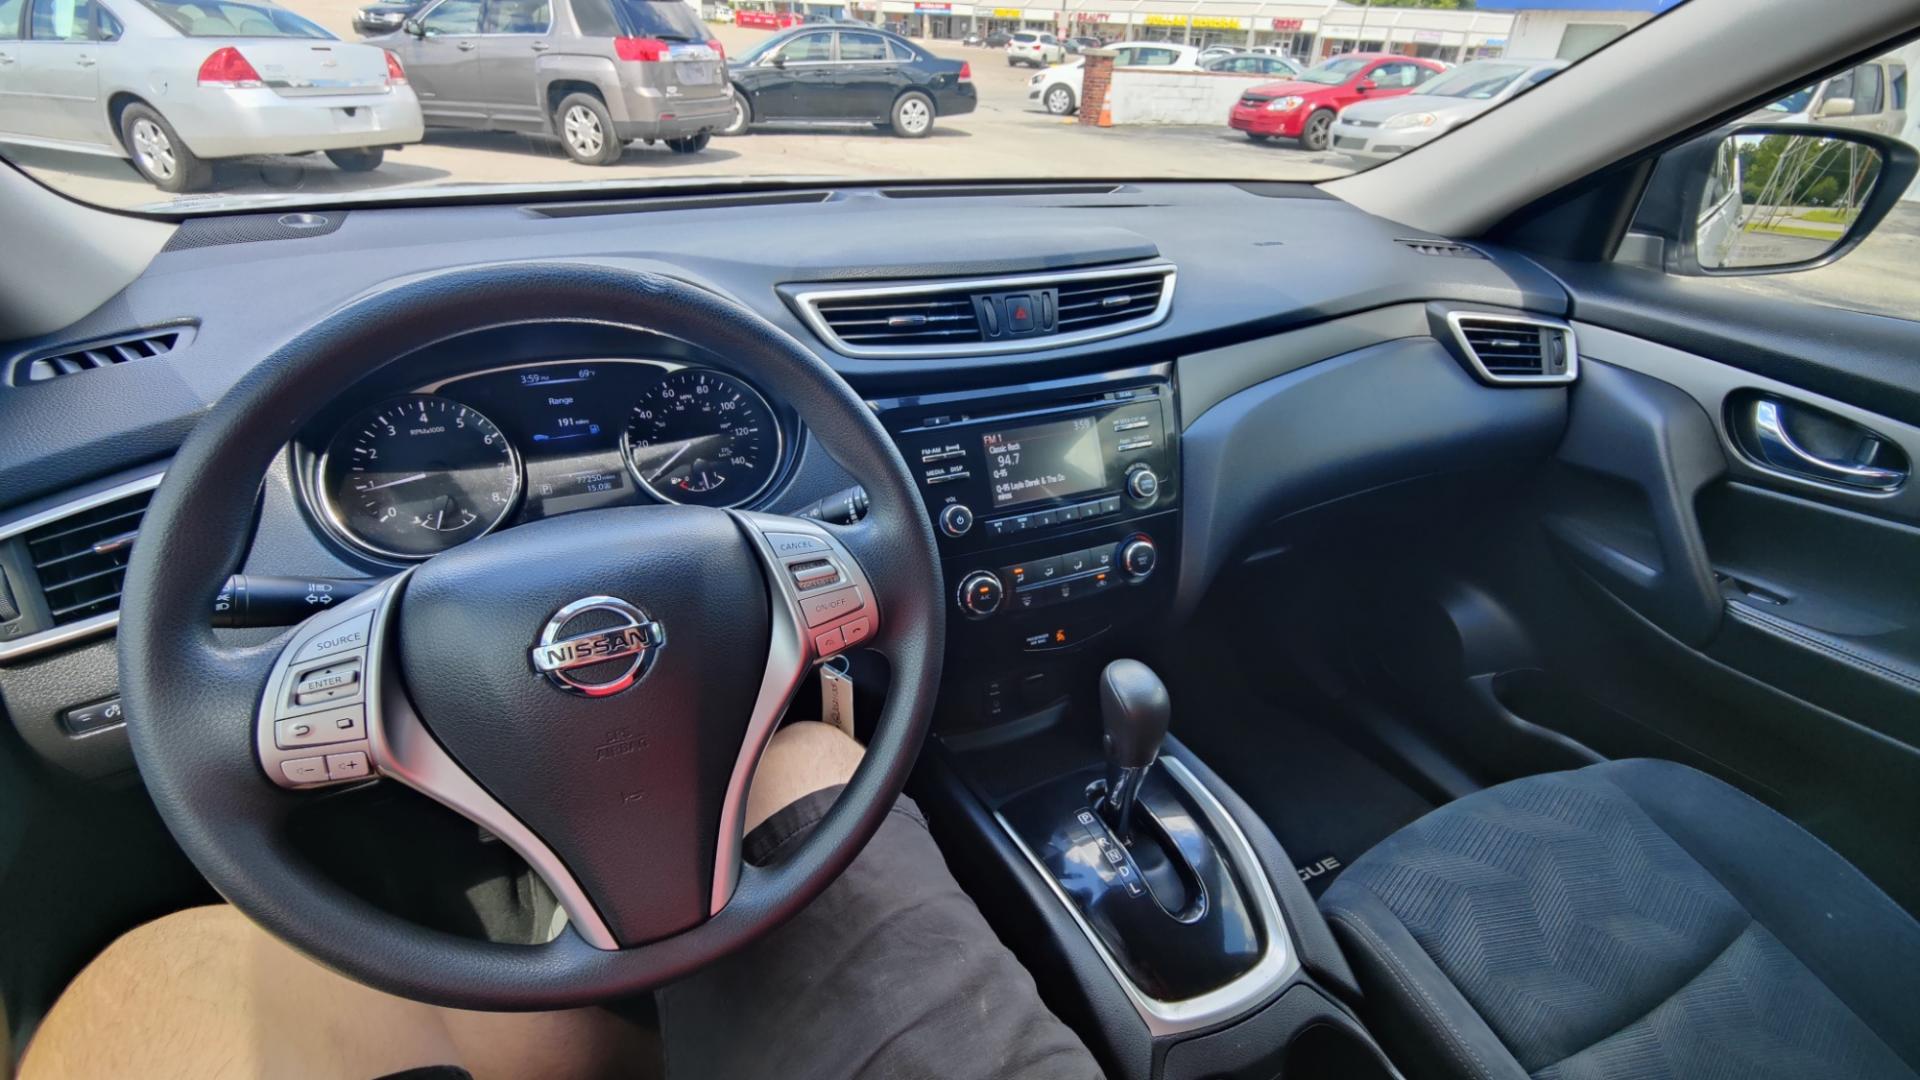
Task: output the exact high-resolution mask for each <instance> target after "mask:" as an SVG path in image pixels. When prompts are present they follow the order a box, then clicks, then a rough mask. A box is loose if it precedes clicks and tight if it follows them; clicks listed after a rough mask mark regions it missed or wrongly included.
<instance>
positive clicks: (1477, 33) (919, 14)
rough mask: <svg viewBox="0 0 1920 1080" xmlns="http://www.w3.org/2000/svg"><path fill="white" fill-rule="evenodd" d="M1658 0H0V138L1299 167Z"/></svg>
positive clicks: (1393, 132)
mask: <svg viewBox="0 0 1920 1080" xmlns="http://www.w3.org/2000/svg"><path fill="white" fill-rule="evenodd" d="M1681 2H1682V0H1606V2H1605V3H1602V2H1601V0H1371V2H1370V3H1362V2H1358V0H1353V2H1348V0H1299V2H1296V0H1260V2H1254V0H1128V2H1127V3H1125V4H1107V3H1101V2H1099V0H1057V2H1056V0H1049V2H1048V3H1046V4H1042V5H1038V6H1032V5H1029V6H1026V7H1020V6H1007V5H1006V4H1004V3H1002V2H1000V0H731V2H729V0H0V53H5V54H7V55H8V56H10V57H12V59H13V60H14V61H15V62H14V63H11V64H0V157H4V158H6V159H7V160H8V161H10V162H12V163H14V164H16V165H18V166H20V167H21V168H23V169H24V170H25V171H26V172H28V173H29V174H30V175H31V176H33V177H34V178H36V179H38V180H40V181H41V182H43V183H45V184H47V185H48V186H50V187H53V188H55V189H57V190H59V191H61V192H63V193H66V194H68V195H71V196H73V197H75V198H78V199H82V200H86V201H88V202H92V203H97V204H99V205H103V206H110V207H114V208H119V209H126V210H132V211H135V212H155V213H163V214H178V213H221V212H235V211H246V210H258V209H263V208H276V209H278V208H288V209H290V208H296V207H302V208H304V207H314V208H324V207H328V206H333V205H340V204H352V205H378V204H382V203H389V202H393V203H399V202H410V201H422V200H426V199H432V198H436V197H444V198H474V197H482V196H487V197H507V198H512V197H518V196H519V194H520V193H521V192H523V191H524V192H528V193H538V192H547V191H552V190H556V189H557V190H561V191H566V192H582V193H598V194H599V195H605V194H612V193H618V192H625V191H667V190H676V189H688V188H695V189H700V190H707V189H711V188H715V187H725V186H729V185H741V184H753V185H760V186H799V185H805V184H817V183H876V182H882V183H892V182H903V181H904V182H913V181H926V182H938V183H964V182H968V181H992V180H1010V181H1020V182H1027V181H1066V182H1076V181H1082V182H1084V181H1102V182H1104V181H1123V180H1150V179H1153V178H1156V177H1179V178H1191V179H1220V180H1232V181H1294V182H1308V183H1313V182H1319V181H1323V180H1330V179H1333V178H1336V177H1340V176H1345V175H1347V174H1350V173H1353V172H1357V171H1360V170H1363V169H1370V168H1374V167H1377V166H1379V165H1380V164H1381V163H1382V162H1385V161H1388V160H1390V159H1392V158H1394V157H1398V156H1400V155H1402V154H1409V153H1412V154H1418V153H1423V152H1425V147H1426V145H1427V144H1429V143H1431V142H1434V141H1435V140H1438V139H1446V138H1451V137H1452V135H1451V132H1452V131H1453V129H1454V128H1456V127H1458V126H1460V124H1462V123H1472V124H1480V123H1485V122H1487V121H1486V119H1485V117H1484V114H1485V113H1487V112H1488V111H1492V112H1496V113H1497V112H1498V111H1499V110H1500V109H1504V108H1506V107H1507V105H1505V104H1503V103H1504V102H1506V101H1507V100H1508V99H1509V98H1511V97H1512V96H1513V95H1514V94H1515V93H1516V92H1517V91H1518V90H1520V89H1522V88H1524V87H1526V86H1530V85H1533V84H1535V83H1537V82H1539V81H1540V79H1542V78H1544V77H1545V76H1546V75H1547V74H1549V73H1557V72H1559V71H1560V70H1561V69H1563V68H1564V67H1566V66H1568V65H1570V64H1571V65H1578V64H1579V63H1581V62H1583V60H1584V58H1585V57H1587V56H1589V55H1591V54H1593V53H1595V52H1597V51H1599V50H1602V49H1605V50H1616V49H1619V50H1633V49H1635V48H1636V47H1637V46H1636V42H1637V39H1638V35H1639V32H1640V31H1639V28H1640V27H1643V26H1646V25H1648V24H1649V23H1652V22H1653V21H1655V20H1658V19H1660V18H1662V17H1663V13H1664V12H1665V11H1666V10H1668V9H1670V8H1672V7H1674V6H1676V5H1677V4H1678V3H1681ZM75 42H92V43H95V44H94V45H93V46H92V47H90V48H88V49H86V50H84V51H86V52H87V54H88V59H90V60H94V61H96V63H95V64H94V65H93V66H91V67H87V68H86V69H85V70H81V69H77V68H74V67H73V66H72V64H70V63H68V62H67V61H66V60H65V59H63V58H64V57H66V56H67V55H68V54H70V53H71V52H72V48H73V43H75ZM61 49H65V50H67V52H64V53H61V52H59V50H61ZM56 54H57V55H56ZM1904 71H1905V69H1904V68H1899V69H1896V68H1894V67H1891V66H1882V67H1877V68H1871V69H1866V68H1863V69H1862V72H1863V73H1862V74H1859V75H1858V76H1857V77H1856V78H1855V79H1854V81H1853V83H1852V84H1851V89H1849V90H1848V92H1847V94H1846V95H1841V94H1840V93H1839V92H1838V91H1836V90H1829V91H1827V92H1826V97H1827V98H1830V99H1833V100H1835V101H1841V102H1842V105H1844V104H1845V101H1851V102H1852V105H1851V106H1850V108H1851V110H1852V111H1851V114H1850V115H1843V114H1842V110H1841V107H1840V106H1832V107H1829V106H1828V105H1827V104H1823V102H1822V100H1820V99H1815V100H1813V101H1812V102H1811V104H1809V103H1808V102H1807V100H1806V99H1807V97H1808V95H1807V94H1801V95H1798V96H1797V97H1796V98H1794V99H1789V100H1788V101H1786V102H1782V103H1780V104H1779V105H1777V106H1775V107H1776V108H1778V109H1782V110H1787V111H1795V110H1798V111H1801V112H1802V114H1803V115H1804V113H1805V111H1806V110H1807V109H1809V108H1810V109H1812V110H1813V111H1815V112H1819V113H1820V114H1821V118H1822V121H1823V122H1831V123H1835V124H1841V125H1848V124H1850V125H1853V126H1859V127H1867V126H1871V127H1872V128H1873V130H1884V131H1894V130H1899V128H1898V127H1897V126H1896V124H1897V122H1902V121H1903V120H1904V117H1905V114H1906V105H1905V97H1906V82H1905V75H1904ZM1883 73H1884V74H1883ZM1196 76H1197V77H1196ZM1362 76H1364V78H1363V77H1362ZM1282 83H1291V85H1290V86H1289V87H1288V88H1287V89H1285V90H1278V89H1273V88H1274V87H1276V86H1278V85H1279V84H1282ZM162 87H164V88H165V89H164V91H162V90H159V89H157V88H162ZM1413 94H1417V95H1420V97H1419V98H1418V99H1417V100H1425V101H1427V102H1428V104H1427V106H1426V108H1428V109H1432V108H1434V107H1436V106H1438V105H1440V104H1442V103H1441V102H1440V101H1438V100H1435V99H1441V98H1446V99H1453V100H1454V101H1458V102H1460V103H1462V104H1466V103H1469V102H1471V103H1475V107H1476V108H1478V109H1479V112H1478V113H1475V112H1474V111H1473V110H1472V109H1461V110H1445V111H1444V113H1442V114H1440V115H1446V116H1453V117H1455V119H1453V120H1451V121H1450V122H1443V121H1440V120H1437V119H1436V120H1432V121H1430V122H1426V123H1421V124H1414V125H1412V126H1408V122H1406V121H1396V122H1395V126H1392V127H1387V126H1385V125H1386V124H1387V123H1388V121H1389V119H1390V118H1392V117H1395V116H1397V115H1399V114H1400V112H1405V113H1407V114H1409V115H1414V116H1420V115H1425V114H1424V113H1422V111H1421V109H1420V108H1419V107H1416V106H1413V105H1412V104H1411V102H1410V103H1409V107H1408V108H1407V109H1405V110H1399V111H1398V112H1397V111H1396V110H1395V109H1394V108H1392V107H1391V105H1389V107H1384V108H1379V109H1362V110H1357V111H1355V112H1354V122H1353V124H1351V125H1350V124H1346V123H1343V122H1342V119H1343V117H1344V116H1345V115H1346V114H1347V113H1348V112H1349V110H1352V109H1353V107H1354V106H1356V105H1362V104H1369V103H1374V102H1388V103H1392V102H1393V101H1394V99H1396V98H1399V97H1401V96H1405V95H1413ZM1843 99H1844V100H1843ZM136 103H137V104H139V105H141V106H142V108H138V109H134V108H131V106H132V105H133V104H136ZM130 118H131V119H130ZM1366 124H1372V125H1373V127H1371V128H1368V127H1365V126H1364V125H1366ZM136 129H137V130H136ZM1398 171H1400V172H1405V170H1398ZM1408 175H1410V176H1411V175H1417V174H1414V173H1408ZM1410 182H1411V181H1410ZM583 197H587V196H585V195H583ZM595 197H598V196H595Z"/></svg>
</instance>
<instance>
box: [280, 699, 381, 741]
mask: <svg viewBox="0 0 1920 1080" xmlns="http://www.w3.org/2000/svg"><path fill="white" fill-rule="evenodd" d="M366 737H367V714H366V709H365V708H364V707H362V706H359V705H351V706H348V707H347V708H344V709H330V710H328V711H326V712H317V713H309V714H307V715H306V716H297V717H295V718H293V719H291V720H278V721H275V722H274V725H273V741H274V745H276V746H278V747H279V748H280V749H282V750H298V749H300V748H302V747H307V746H323V745H325V744H327V743H343V742H353V741H355V740H358V739H364V738H366Z"/></svg>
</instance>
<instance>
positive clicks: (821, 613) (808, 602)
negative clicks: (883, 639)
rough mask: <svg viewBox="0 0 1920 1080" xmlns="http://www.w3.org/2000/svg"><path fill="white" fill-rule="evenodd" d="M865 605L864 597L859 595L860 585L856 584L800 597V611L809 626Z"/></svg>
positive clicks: (851, 612)
mask: <svg viewBox="0 0 1920 1080" xmlns="http://www.w3.org/2000/svg"><path fill="white" fill-rule="evenodd" d="M866 606H867V601H866V598H865V597H863V596H861V595H860V587H859V586H857V585H849V586H847V587H846V588H844V589H835V590H834V591H832V592H830V593H822V594H821V595H819V596H803V597H801V598H800V613H801V614H802V615H804V616H806V619H807V626H808V627H809V628H812V627H815V626H819V625H821V624H822V623H830V622H832V621H833V620H835V619H838V618H841V617H842V616H846V615H851V614H853V613H854V612H856V611H859V610H860V609H861V608H863V607H866Z"/></svg>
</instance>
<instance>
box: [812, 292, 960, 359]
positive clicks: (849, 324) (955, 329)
mask: <svg viewBox="0 0 1920 1080" xmlns="http://www.w3.org/2000/svg"><path fill="white" fill-rule="evenodd" d="M815 310H816V311H818V313H819V315H820V319H821V321H822V322H823V323H824V324H825V325H826V330H827V333H829V334H831V335H832V336H833V337H834V338H837V339H839V340H840V341H843V342H845V343H846V344H848V345H850V346H853V347H855V348H872V347H876V346H878V347H888V346H900V345H907V346H914V345H936V346H938V345H954V344H958V343H961V342H967V341H979V340H980V316H979V314H978V313H977V312H976V311H974V307H973V294H971V293H969V292H967V291H966V290H965V289H958V290H954V291H951V292H935V293H925V294H921V295H917V296H900V297H895V298H893V299H886V298H883V297H878V296H851V297H847V298H845V299H839V300H830V299H822V300H820V301H819V302H818V304H817V305H816V307H815Z"/></svg>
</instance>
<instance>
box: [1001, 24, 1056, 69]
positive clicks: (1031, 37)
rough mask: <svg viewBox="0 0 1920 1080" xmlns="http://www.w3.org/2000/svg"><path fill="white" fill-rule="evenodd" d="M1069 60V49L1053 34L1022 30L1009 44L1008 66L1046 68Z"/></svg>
mask: <svg viewBox="0 0 1920 1080" xmlns="http://www.w3.org/2000/svg"><path fill="white" fill-rule="evenodd" d="M1066 58H1067V47H1066V46H1065V45H1062V44H1060V39H1059V38H1056V37H1054V36H1053V35H1052V34H1037V33H1034V32H1033V31H1031V30H1022V31H1020V32H1019V33H1017V34H1015V35H1013V40H1012V41H1009V42H1007V66H1008V67H1012V66H1013V65H1015V64H1032V65H1033V66H1034V67H1046V66H1047V65H1048V64H1057V63H1059V62H1060V61H1062V60H1065V59H1066Z"/></svg>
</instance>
